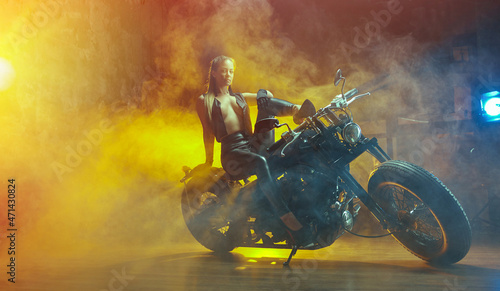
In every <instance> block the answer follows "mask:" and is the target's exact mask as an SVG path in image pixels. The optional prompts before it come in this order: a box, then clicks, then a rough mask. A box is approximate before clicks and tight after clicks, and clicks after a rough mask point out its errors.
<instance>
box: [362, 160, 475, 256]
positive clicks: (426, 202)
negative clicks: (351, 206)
mask: <svg viewBox="0 0 500 291" xmlns="http://www.w3.org/2000/svg"><path fill="white" fill-rule="evenodd" d="M368 193H369V194H370V196H371V197H372V198H373V199H374V200H375V202H377V204H378V205H379V206H380V207H381V208H382V209H383V210H384V212H385V213H386V214H387V215H388V216H389V217H388V218H389V219H388V220H389V221H391V220H392V221H397V224H398V226H399V227H398V226H396V228H397V229H398V230H397V231H396V232H395V233H394V234H393V236H394V237H395V238H396V240H397V241H399V242H400V243H401V244H402V245H403V246H404V247H405V248H406V249H408V250H409V251H410V252H411V253H413V254H414V255H416V256H417V257H419V258H421V259H423V260H426V261H429V262H431V263H435V264H453V263H456V262H458V261H460V260H461V259H462V258H464V257H465V255H466V254H467V252H468V251H469V248H470V244H471V228H470V224H469V220H468V219H467V216H466V215H465V212H464V210H463V209H462V206H461V205H460V203H459V202H458V201H457V199H456V198H455V196H453V194H452V193H451V192H450V190H448V188H447V187H446V186H445V185H443V183H442V182H441V181H440V180H439V179H438V178H436V177H435V176H434V175H432V174H431V173H429V172H428V171H426V170H425V169H422V168H421V167H418V166H416V165H414V164H411V163H408V162H404V161H397V160H394V161H388V162H385V163H383V164H382V165H380V166H379V167H378V168H377V169H376V170H375V171H373V172H372V174H371V176H370V180H369V182H368Z"/></svg>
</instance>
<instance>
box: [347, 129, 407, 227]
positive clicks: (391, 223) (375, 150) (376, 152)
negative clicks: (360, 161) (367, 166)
mask: <svg viewBox="0 0 500 291" xmlns="http://www.w3.org/2000/svg"><path fill="white" fill-rule="evenodd" d="M365 151H367V152H369V153H370V154H371V155H372V156H373V157H375V158H376V159H377V160H378V161H379V162H380V163H383V162H387V161H389V160H391V158H390V157H389V155H387V153H386V152H384V150H383V149H382V148H381V147H380V146H379V145H378V142H377V139H376V138H372V139H371V140H369V141H368V142H366V143H365V144H364V145H363V146H361V147H359V148H358V149H357V150H356V151H355V153H353V155H351V156H350V157H348V158H347V159H348V160H347V162H348V164H349V163H350V162H352V161H353V160H354V159H356V158H357V157H358V156H360V155H361V154H362V153H363V152H365ZM339 177H340V178H341V179H342V181H344V183H345V184H346V185H347V186H348V187H349V189H351V190H352V192H353V193H354V194H355V195H356V196H357V197H358V198H359V200H361V202H363V204H364V205H365V206H366V207H367V208H368V210H370V211H371V212H372V213H373V215H374V216H375V218H377V220H378V221H379V222H380V223H381V224H382V227H383V228H384V229H389V228H393V227H397V225H398V223H397V221H395V220H394V219H392V218H390V217H389V216H388V215H387V214H386V213H385V211H384V210H383V209H382V208H381V207H380V206H379V205H378V204H377V203H376V202H375V200H373V198H372V197H371V196H370V195H369V194H368V192H366V190H365V189H364V188H363V187H362V186H361V185H360V184H359V183H358V181H356V179H354V177H353V176H352V175H351V174H350V173H349V171H348V170H346V169H345V167H344V169H342V170H340V171H339Z"/></svg>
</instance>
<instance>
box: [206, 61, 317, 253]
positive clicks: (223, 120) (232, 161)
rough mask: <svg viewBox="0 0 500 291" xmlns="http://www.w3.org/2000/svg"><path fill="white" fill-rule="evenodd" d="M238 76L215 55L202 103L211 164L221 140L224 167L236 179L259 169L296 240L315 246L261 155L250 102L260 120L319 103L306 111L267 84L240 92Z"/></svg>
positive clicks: (266, 191) (266, 190)
mask: <svg viewBox="0 0 500 291" xmlns="http://www.w3.org/2000/svg"><path fill="white" fill-rule="evenodd" d="M233 77H234V60H233V59H232V58H229V57H226V56H218V57H216V58H215V59H213V60H212V62H211V65H210V70H209V74H208V88H207V92H206V93H205V94H203V95H201V96H200V97H199V98H198V100H197V103H196V110H197V112H198V116H199V118H200V121H201V124H202V126H203V142H204V144H205V158H206V159H205V164H207V165H210V166H211V165H212V163H213V150H214V139H215V140H217V141H218V142H220V143H221V162H222V167H223V168H224V170H225V171H226V172H227V173H228V174H229V175H231V177H233V178H234V179H243V178H245V177H249V176H251V175H253V174H256V175H257V177H258V179H259V181H260V182H259V183H260V185H261V189H262V191H263V192H264V194H265V195H266V197H267V199H268V200H269V201H270V203H271V205H272V206H273V207H274V209H275V210H276V213H277V214H278V216H279V217H280V219H281V221H283V223H284V224H285V225H286V226H287V228H288V229H289V230H290V234H291V236H292V238H293V240H294V241H295V244H297V245H298V246H302V247H308V246H310V245H312V238H311V237H310V230H309V229H307V228H305V227H303V226H302V224H301V223H300V222H299V221H298V220H297V218H296V217H295V215H294V214H293V213H292V212H291V211H290V210H289V209H288V207H287V205H286V203H285V202H284V201H283V199H282V197H281V195H280V193H278V191H277V187H276V185H275V183H274V181H273V179H272V177H271V174H270V172H269V167H268V165H267V161H266V159H265V158H264V157H263V156H262V155H259V154H258V149H257V148H256V146H255V143H251V142H250V138H251V136H252V124H251V121H250V111H249V107H248V104H251V105H255V104H257V106H258V110H259V111H258V115H257V120H260V119H262V118H267V117H274V116H284V115H294V114H295V116H294V117H298V116H301V115H305V116H307V113H309V114H311V113H310V112H311V111H314V109H313V108H314V107H313V106H312V104H310V102H309V103H304V104H303V108H302V110H301V106H299V105H295V104H292V103H290V102H287V101H284V100H280V99H277V98H273V95H272V94H271V92H269V91H266V90H262V89H261V90H259V92H258V93H234V92H233V90H232V88H231V84H232V82H233ZM311 106H312V108H311ZM305 111H308V112H307V113H305ZM312 113H314V112H312ZM294 119H295V118H294Z"/></svg>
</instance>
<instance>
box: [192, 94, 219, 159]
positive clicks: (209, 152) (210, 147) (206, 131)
mask: <svg viewBox="0 0 500 291" xmlns="http://www.w3.org/2000/svg"><path fill="white" fill-rule="evenodd" d="M196 112H197V113H198V117H199V118H200V121H201V125H202V127H203V144H204V145H205V164H208V165H212V164H213V162H214V139H215V136H214V133H213V132H212V128H211V127H210V124H209V121H208V117H207V114H206V109H205V97H204V96H203V95H201V96H200V97H198V100H197V101H196Z"/></svg>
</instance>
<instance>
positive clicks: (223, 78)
mask: <svg viewBox="0 0 500 291" xmlns="http://www.w3.org/2000/svg"><path fill="white" fill-rule="evenodd" d="M212 76H213V77H214V79H215V84H216V85H217V87H219V88H221V87H227V86H230V85H231V83H232V82H233V76H234V64H233V62H232V61H231V60H225V61H223V62H222V63H220V64H219V67H217V69H215V70H214V71H212Z"/></svg>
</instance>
